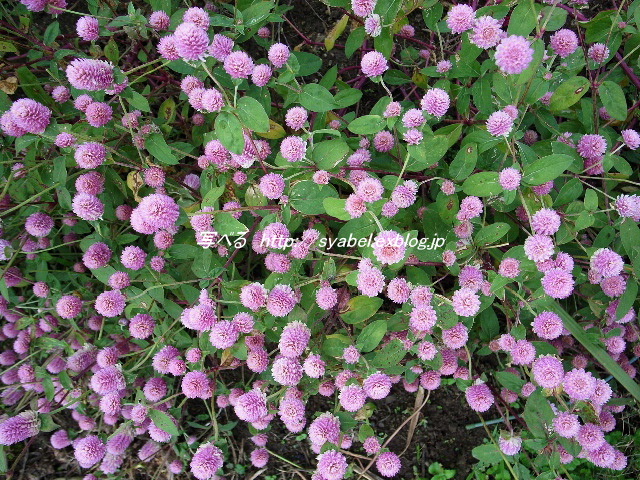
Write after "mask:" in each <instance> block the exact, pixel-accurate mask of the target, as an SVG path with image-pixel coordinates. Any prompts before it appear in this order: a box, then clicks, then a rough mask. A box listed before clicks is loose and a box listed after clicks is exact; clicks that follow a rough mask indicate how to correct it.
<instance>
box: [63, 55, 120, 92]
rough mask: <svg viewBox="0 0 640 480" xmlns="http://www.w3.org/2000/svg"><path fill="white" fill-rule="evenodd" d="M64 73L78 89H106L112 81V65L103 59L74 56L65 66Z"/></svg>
mask: <svg viewBox="0 0 640 480" xmlns="http://www.w3.org/2000/svg"><path fill="white" fill-rule="evenodd" d="M66 74H67V79H68V80H69V83H70V84H71V86H73V87H74V88H77V89H78V90H89V91H98V90H106V89H108V88H110V87H111V86H112V85H113V83H114V76H113V75H114V73H113V65H112V64H110V63H109V62H105V61H104V60H95V59H92V58H76V59H75V60H72V61H71V63H69V65H68V66H67V70H66Z"/></svg>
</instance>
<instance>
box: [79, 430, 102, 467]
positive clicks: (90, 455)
mask: <svg viewBox="0 0 640 480" xmlns="http://www.w3.org/2000/svg"><path fill="white" fill-rule="evenodd" d="M73 448H74V452H73V453H74V455H75V457H76V460H78V463H79V464H80V466H81V467H82V468H91V467H92V466H94V465H95V464H96V463H98V462H99V461H100V460H102V458H103V457H104V456H105V454H106V453H107V447H106V446H105V444H104V443H103V442H102V440H100V437H98V436H97V435H89V436H87V437H84V438H81V439H79V440H77V441H76V442H75V443H74V446H73Z"/></svg>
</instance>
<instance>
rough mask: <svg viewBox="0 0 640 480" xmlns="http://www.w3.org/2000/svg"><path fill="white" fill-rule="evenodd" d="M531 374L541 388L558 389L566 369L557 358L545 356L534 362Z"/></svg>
mask: <svg viewBox="0 0 640 480" xmlns="http://www.w3.org/2000/svg"><path fill="white" fill-rule="evenodd" d="M531 373H532V374H533V378H534V380H535V381H536V383H537V384H538V385H540V386H541V387H543V388H556V387H558V386H560V384H562V379H563V377H564V368H563V367H562V362H561V361H560V360H559V359H558V358H557V357H554V356H552V355H543V356H542V357H538V358H537V359H535V360H534V361H533V364H532V366H531Z"/></svg>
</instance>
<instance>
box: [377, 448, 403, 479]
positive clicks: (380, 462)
mask: <svg viewBox="0 0 640 480" xmlns="http://www.w3.org/2000/svg"><path fill="white" fill-rule="evenodd" d="M400 467H402V463H401V462H400V457H398V455H396V454H395V453H393V452H384V453H381V454H380V455H379V456H378V459H377V460H376V469H377V470H378V473H379V474H380V475H382V476H383V477H388V478H391V477H395V476H396V475H397V474H398V472H399V471H400Z"/></svg>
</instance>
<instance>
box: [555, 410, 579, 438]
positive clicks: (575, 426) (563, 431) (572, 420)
mask: <svg viewBox="0 0 640 480" xmlns="http://www.w3.org/2000/svg"><path fill="white" fill-rule="evenodd" d="M553 429H554V430H555V432H556V433H557V434H558V435H560V436H561V437H564V438H572V437H575V436H576V435H577V434H578V430H579V429H580V421H579V419H578V415H575V414H573V413H569V412H561V413H559V414H558V415H557V416H556V417H555V418H554V419H553Z"/></svg>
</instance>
